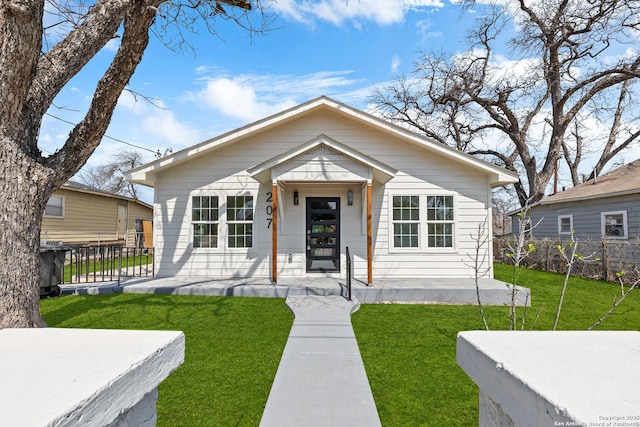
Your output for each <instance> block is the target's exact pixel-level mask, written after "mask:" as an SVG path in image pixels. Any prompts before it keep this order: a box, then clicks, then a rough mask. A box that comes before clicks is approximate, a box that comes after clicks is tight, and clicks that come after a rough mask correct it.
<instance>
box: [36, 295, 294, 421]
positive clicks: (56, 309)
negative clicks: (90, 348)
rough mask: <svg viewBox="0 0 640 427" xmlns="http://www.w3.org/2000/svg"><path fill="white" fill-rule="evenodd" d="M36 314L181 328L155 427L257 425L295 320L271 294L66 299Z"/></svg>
mask: <svg viewBox="0 0 640 427" xmlns="http://www.w3.org/2000/svg"><path fill="white" fill-rule="evenodd" d="M41 311H42V314H43V316H44V317H45V319H46V320H47V323H48V325H49V326H53V327H63V328H94V329H98V328H105V329H159V330H181V331H183V332H184V334H185V337H186V354H185V362H184V364H183V365H182V366H181V367H180V368H178V370H177V371H175V372H174V373H172V374H171V375H170V376H169V378H168V379H167V380H166V381H164V382H163V383H162V384H161V385H160V389H159V399H158V405H157V408H158V426H257V425H258V424H259V422H260V418H261V417H262V411H263V409H264V406H265V404H266V402H267V397H268V395H269V390H270V389H271V384H272V382H273V378H274V377H275V373H276V369H277V367H278V364H279V363H280V357H281V355H282V350H283V349H284V345H285V343H286V340H287V337H288V335H289V330H290V328H291V324H292V322H293V317H292V315H291V313H290V312H289V310H288V309H287V307H286V306H285V304H284V301H283V300H281V299H269V298H260V299H259V298H225V297H203V296H169V295H133V294H119V295H96V296H66V297H62V298H53V299H46V300H42V301H41Z"/></svg>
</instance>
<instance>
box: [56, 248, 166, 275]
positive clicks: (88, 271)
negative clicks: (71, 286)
mask: <svg viewBox="0 0 640 427" xmlns="http://www.w3.org/2000/svg"><path fill="white" fill-rule="evenodd" d="M65 249H66V251H67V254H66V256H65V263H64V269H63V272H62V283H91V282H108V281H116V280H117V281H119V280H120V279H121V278H122V277H153V276H154V274H155V271H154V263H153V255H154V250H153V248H135V247H134V248H130V247H124V246H123V245H99V246H97V245H96V246H85V245H82V246H67V247H66V248H65Z"/></svg>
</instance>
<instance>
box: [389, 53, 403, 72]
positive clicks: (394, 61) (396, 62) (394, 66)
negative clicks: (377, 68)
mask: <svg viewBox="0 0 640 427" xmlns="http://www.w3.org/2000/svg"><path fill="white" fill-rule="evenodd" d="M401 63H402V61H401V60H400V57H399V56H398V55H393V58H391V72H392V73H393V74H396V73H397V72H398V68H399V67H400V64H401Z"/></svg>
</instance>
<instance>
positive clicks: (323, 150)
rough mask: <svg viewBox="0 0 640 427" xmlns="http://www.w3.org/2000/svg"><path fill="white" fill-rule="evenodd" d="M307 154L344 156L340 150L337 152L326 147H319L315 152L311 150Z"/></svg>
mask: <svg viewBox="0 0 640 427" xmlns="http://www.w3.org/2000/svg"><path fill="white" fill-rule="evenodd" d="M307 153H309V154H313V155H341V154H342V153H341V152H339V151H338V150H335V149H333V148H331V147H328V146H326V145H319V146H317V147H315V148H314V149H313V150H309V151H308V152H307Z"/></svg>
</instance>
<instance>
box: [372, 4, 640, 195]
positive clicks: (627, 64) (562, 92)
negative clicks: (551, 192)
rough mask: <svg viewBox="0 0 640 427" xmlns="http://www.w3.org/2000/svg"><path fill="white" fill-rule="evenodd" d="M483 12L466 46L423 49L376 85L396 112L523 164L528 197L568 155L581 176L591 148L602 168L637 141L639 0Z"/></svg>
mask: <svg viewBox="0 0 640 427" xmlns="http://www.w3.org/2000/svg"><path fill="white" fill-rule="evenodd" d="M464 3H466V5H467V6H478V7H480V5H479V4H478V5H476V4H475V3H476V2H475V1H473V0H467V1H465V2H464ZM478 3H479V2H478ZM476 12H477V13H478V15H479V17H478V19H477V20H476V23H475V25H474V27H473V28H471V30H470V31H469V32H468V34H467V38H466V40H467V46H468V50H466V52H463V53H457V54H455V55H452V54H446V53H423V54H422V55H421V58H420V60H419V61H418V62H417V64H416V67H415V70H414V71H413V72H412V73H410V74H408V75H405V76H401V77H399V78H397V79H396V80H395V81H394V83H393V84H392V85H391V86H389V87H387V88H382V89H379V90H377V91H376V92H375V94H374V96H373V101H374V103H375V104H376V105H377V107H378V109H379V111H380V112H381V113H382V114H383V115H384V116H385V117H387V118H389V119H391V120H394V121H397V122H400V123H402V124H405V125H407V126H409V127H411V128H414V129H418V130H419V131H422V132H423V133H425V134H426V135H427V136H429V137H431V138H433V139H435V140H436V141H439V142H441V143H443V144H447V145H450V146H453V147H456V148H458V149H460V150H463V151H466V152H468V153H470V154H473V155H478V156H482V157H484V158H486V159H488V160H490V161H492V162H494V163H496V164H500V165H502V166H504V167H506V168H507V169H510V170H513V171H518V172H520V176H521V179H520V181H519V182H518V183H516V184H515V189H516V193H517V196H518V199H519V201H520V204H521V205H522V206H525V205H527V204H532V203H535V202H537V201H538V200H540V199H541V198H542V197H543V196H544V194H545V189H546V187H547V185H548V184H549V182H550V180H551V179H552V178H553V177H554V175H555V174H556V173H557V170H558V165H559V162H560V161H563V162H564V163H565V164H566V165H567V167H568V168H569V171H570V173H571V177H572V181H573V184H574V185H576V184H578V183H579V180H580V174H579V173H578V171H579V170H580V164H581V161H582V160H583V159H584V155H585V153H586V151H588V150H593V151H596V152H597V154H598V157H597V161H596V163H595V168H593V169H592V168H591V167H589V170H588V171H587V172H588V174H591V176H592V177H593V173H594V172H595V173H599V172H600V171H602V170H603V168H604V167H605V166H606V165H607V163H608V162H610V161H611V160H612V159H613V158H614V157H615V156H616V155H618V154H620V153H621V152H623V150H625V149H626V148H628V147H629V146H631V145H632V144H633V143H635V142H636V141H638V139H639V138H640V114H638V110H637V106H636V105H635V102H637V96H638V92H637V88H636V87H635V86H634V85H635V83H637V82H638V79H639V77H640V70H639V67H640V55H638V52H637V51H636V50H635V47H636V46H637V40H638V37H639V36H640V18H639V17H640V1H638V0H593V1H583V0H550V1H544V2H542V1H537V0H505V1H500V2H495V3H494V4H492V5H490V6H488V7H487V8H481V9H480V10H477V11H476ZM505 39H508V41H507V42H506V46H507V47H508V48H509V51H508V52H505V51H499V47H500V46H504V45H505ZM509 55H510V56H509ZM636 86H637V85H636ZM587 121H590V122H591V124H594V125H595V127H597V128H598V131H597V132H596V133H595V134H590V133H589V132H588V129H587V128H586V127H585V123H586V122H587ZM602 129H605V130H604V131H603V130H602ZM603 135H604V137H603ZM497 141H500V143H498V142H497Z"/></svg>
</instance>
